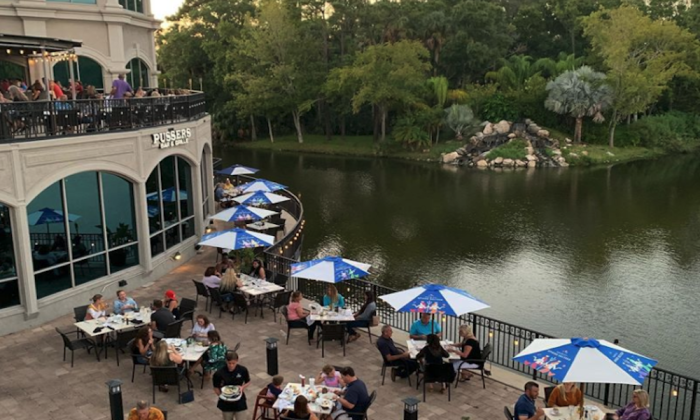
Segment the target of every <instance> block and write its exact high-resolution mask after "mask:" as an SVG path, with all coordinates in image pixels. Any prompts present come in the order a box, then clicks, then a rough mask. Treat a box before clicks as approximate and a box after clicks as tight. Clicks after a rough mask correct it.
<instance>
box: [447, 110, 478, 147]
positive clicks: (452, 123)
mask: <svg viewBox="0 0 700 420" xmlns="http://www.w3.org/2000/svg"><path fill="white" fill-rule="evenodd" d="M445 122H446V123H447V126H448V127H450V129H452V131H454V132H455V137H456V138H457V140H460V141H461V140H462V139H463V138H464V131H465V130H467V129H468V128H470V127H474V126H476V125H477V124H478V122H479V121H477V119H476V118H475V117H474V112H473V111H472V109H471V108H469V106H467V105H452V106H451V107H449V108H447V109H446V110H445Z"/></svg>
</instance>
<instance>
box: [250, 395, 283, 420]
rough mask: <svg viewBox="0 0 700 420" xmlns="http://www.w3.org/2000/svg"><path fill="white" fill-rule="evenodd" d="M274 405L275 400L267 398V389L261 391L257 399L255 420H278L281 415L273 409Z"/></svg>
mask: <svg viewBox="0 0 700 420" xmlns="http://www.w3.org/2000/svg"><path fill="white" fill-rule="evenodd" d="M274 403H275V398H274V397H268V396H267V387H265V388H263V389H261V390H260V392H258V395H257V396H256V397H255V408H254V409H253V420H278V419H279V413H278V412H277V410H275V409H274V408H272V405H273V404H274ZM258 411H259V412H258Z"/></svg>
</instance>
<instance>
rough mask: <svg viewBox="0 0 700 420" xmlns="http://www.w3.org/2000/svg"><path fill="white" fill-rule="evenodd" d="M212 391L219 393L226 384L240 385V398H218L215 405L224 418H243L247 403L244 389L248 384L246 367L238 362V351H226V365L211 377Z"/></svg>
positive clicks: (248, 378) (232, 419) (239, 419)
mask: <svg viewBox="0 0 700 420" xmlns="http://www.w3.org/2000/svg"><path fill="white" fill-rule="evenodd" d="M212 382H213V387H214V393H215V394H216V396H217V397H219V396H220V395H221V388H223V387H225V386H228V385H236V386H240V387H241V394H242V395H241V398H240V399H239V400H238V401H224V400H222V399H221V398H219V401H218V403H217V404H216V407H217V408H218V409H219V410H221V412H222V413H223V418H224V420H234V419H235V420H243V419H245V418H246V415H245V411H246V410H247V409H248V404H247V403H246V398H245V389H246V388H248V386H249V385H250V374H248V369H246V368H245V367H243V366H241V365H240V364H238V353H236V352H234V351H230V352H228V353H226V366H224V367H223V368H221V369H219V370H217V371H216V373H215V374H214V378H213V379H212Z"/></svg>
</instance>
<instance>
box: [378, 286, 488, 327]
mask: <svg viewBox="0 0 700 420" xmlns="http://www.w3.org/2000/svg"><path fill="white" fill-rule="evenodd" d="M379 298H380V299H382V300H383V301H385V302H387V303H388V304H389V305H391V306H393V307H394V309H396V311H397V312H415V313H425V314H431V315H432V316H433V318H434V317H435V315H453V316H460V315H463V314H466V313H470V312H475V311H479V310H481V309H485V308H489V307H490V306H489V305H488V304H487V303H485V302H483V301H482V300H480V299H478V298H476V297H474V296H472V295H471V294H469V293H467V292H465V291H464V290H460V289H455V288H454V287H448V286H444V285H442V284H426V285H423V286H418V287H414V288H412V289H408V290H403V291H400V292H395V293H390V294H388V295H383V296H379ZM431 325H433V323H431Z"/></svg>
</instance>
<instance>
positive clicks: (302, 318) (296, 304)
mask: <svg viewBox="0 0 700 420" xmlns="http://www.w3.org/2000/svg"><path fill="white" fill-rule="evenodd" d="M302 299H303V296H302V294H301V292H300V291H298V290H297V291H296V292H294V293H292V298H291V302H290V303H289V305H288V306H287V322H289V325H291V326H297V327H301V326H304V327H306V328H308V329H309V336H308V338H309V341H311V340H312V339H313V338H314V331H316V324H315V323H314V324H311V325H309V324H308V322H306V317H307V316H308V315H309V311H307V310H306V309H304V308H302V307H301V300H302Z"/></svg>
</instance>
